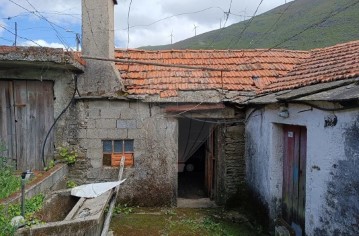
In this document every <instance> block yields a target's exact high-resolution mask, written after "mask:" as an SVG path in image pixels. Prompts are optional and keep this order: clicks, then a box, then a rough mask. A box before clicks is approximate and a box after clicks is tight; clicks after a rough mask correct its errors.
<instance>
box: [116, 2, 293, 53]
mask: <svg viewBox="0 0 359 236" xmlns="http://www.w3.org/2000/svg"><path fill="white" fill-rule="evenodd" d="M260 1H261V0H242V1H236V0H233V1H232V5H231V13H233V14H231V15H230V16H229V18H228V21H227V23H226V26H229V25H231V24H233V23H237V22H239V21H242V20H244V19H245V18H244V17H245V16H247V18H246V19H248V16H252V15H253V14H254V12H255V10H256V8H257V7H258V6H259V3H260ZM129 2H130V0H125V1H119V2H118V6H116V14H115V25H116V31H115V32H116V45H117V46H119V47H126V46H127V31H126V30H124V29H126V28H127V14H128V5H129ZM230 2H231V1H230V0H197V1H196V2H195V3H194V2H193V0H181V1H178V0H166V1H160V0H147V1H138V0H137V1H136V0H134V1H133V3H132V7H131V12H130V27H131V26H136V27H133V28H130V44H129V47H139V46H147V45H159V44H169V43H170V42H171V37H170V34H171V32H172V30H173V34H174V42H177V41H180V40H184V39H186V38H188V37H192V36H194V25H196V26H198V28H197V35H198V34H201V33H204V32H207V31H210V30H215V29H218V28H219V27H220V24H222V26H223V24H224V22H225V14H224V12H226V11H228V10H229V6H230ZM288 2H289V1H288ZM284 3H285V1H284V0H271V1H263V2H262V4H261V6H260V8H259V9H258V12H257V14H261V13H263V12H265V11H268V10H270V9H271V8H273V7H276V6H279V5H281V4H284ZM201 10H203V11H201ZM197 11H200V12H197ZM194 12H197V13H194ZM184 13H190V14H184ZM174 15H177V16H175V17H172V16H174ZM165 18H166V19H165ZM160 19H164V20H162V21H158V20H160ZM156 21H158V22H157V23H154V22H156ZM151 23H154V24H152V25H150V26H146V25H149V24H151Z"/></svg>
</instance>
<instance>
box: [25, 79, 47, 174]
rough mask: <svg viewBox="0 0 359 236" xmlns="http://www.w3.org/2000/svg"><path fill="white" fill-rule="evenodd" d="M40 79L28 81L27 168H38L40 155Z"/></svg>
mask: <svg viewBox="0 0 359 236" xmlns="http://www.w3.org/2000/svg"><path fill="white" fill-rule="evenodd" d="M39 83H40V82H39V81H28V82H27V100H28V101H27V106H28V109H27V110H26V112H27V113H26V116H27V124H26V125H27V131H28V132H27V134H26V135H27V137H28V140H27V143H26V144H25V145H26V153H27V155H26V157H27V166H26V168H27V169H38V168H37V167H38V165H37V164H38V162H37V159H38V156H39V146H40V142H39V133H40V132H41V127H40V122H41V121H42V118H41V117H43V116H42V115H40V114H41V113H39V104H38V102H39V100H38V92H39V91H38V89H40V86H39Z"/></svg>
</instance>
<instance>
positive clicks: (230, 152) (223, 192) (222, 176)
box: [215, 118, 246, 205]
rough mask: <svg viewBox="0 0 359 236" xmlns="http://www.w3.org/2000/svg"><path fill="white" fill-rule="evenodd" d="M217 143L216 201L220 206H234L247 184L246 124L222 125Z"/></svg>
mask: <svg viewBox="0 0 359 236" xmlns="http://www.w3.org/2000/svg"><path fill="white" fill-rule="evenodd" d="M238 119H240V118H238ZM216 141H217V147H216V150H217V152H216V156H217V166H216V178H217V181H216V194H215V195H216V196H215V200H216V202H217V203H218V204H220V205H223V204H225V205H228V204H229V205H232V202H233V200H234V199H235V198H236V197H237V194H238V193H239V192H240V191H241V190H242V189H243V187H244V184H245V171H246V168H245V157H244V150H245V148H244V145H245V140H244V124H235V125H221V126H220V127H218V128H217V132H216Z"/></svg>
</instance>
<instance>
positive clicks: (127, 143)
mask: <svg viewBox="0 0 359 236" xmlns="http://www.w3.org/2000/svg"><path fill="white" fill-rule="evenodd" d="M102 144H103V165H104V166H120V163H121V158H122V157H123V156H124V157H125V167H131V166H133V150H134V149H133V144H134V141H133V140H125V139H121V140H103V141H102Z"/></svg>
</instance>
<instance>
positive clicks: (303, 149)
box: [298, 127, 307, 232]
mask: <svg viewBox="0 0 359 236" xmlns="http://www.w3.org/2000/svg"><path fill="white" fill-rule="evenodd" d="M299 156H300V160H299V197H298V223H299V224H300V226H301V227H302V232H305V195H306V191H305V185H306V161H307V129H306V128H305V127H301V130H300V154H299Z"/></svg>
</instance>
